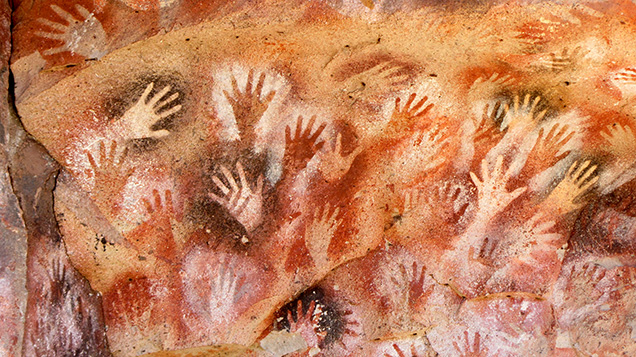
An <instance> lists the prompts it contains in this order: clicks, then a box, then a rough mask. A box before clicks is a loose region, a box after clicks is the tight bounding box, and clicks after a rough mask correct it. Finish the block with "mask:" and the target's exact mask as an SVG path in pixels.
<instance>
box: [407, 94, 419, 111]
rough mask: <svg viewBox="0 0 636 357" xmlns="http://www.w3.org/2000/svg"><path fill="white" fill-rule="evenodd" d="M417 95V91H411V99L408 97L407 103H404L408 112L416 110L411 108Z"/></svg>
mask: <svg viewBox="0 0 636 357" xmlns="http://www.w3.org/2000/svg"><path fill="white" fill-rule="evenodd" d="M416 96H417V94H416V93H411V95H409V99H407V101H406V104H404V111H406V112H415V110H416V109H415V108H411V104H413V101H414V100H415V97H416Z"/></svg>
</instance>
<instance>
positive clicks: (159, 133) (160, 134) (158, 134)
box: [148, 129, 170, 139]
mask: <svg viewBox="0 0 636 357" xmlns="http://www.w3.org/2000/svg"><path fill="white" fill-rule="evenodd" d="M168 135H170V131H169V130H166V129H161V130H155V131H151V132H150V133H149V134H148V136H149V137H151V138H154V139H160V138H163V137H166V136H168Z"/></svg>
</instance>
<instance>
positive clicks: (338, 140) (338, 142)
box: [333, 133, 342, 156]
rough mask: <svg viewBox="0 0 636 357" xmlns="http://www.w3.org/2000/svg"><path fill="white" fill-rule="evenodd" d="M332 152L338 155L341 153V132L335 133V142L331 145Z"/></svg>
mask: <svg viewBox="0 0 636 357" xmlns="http://www.w3.org/2000/svg"><path fill="white" fill-rule="evenodd" d="M333 152H334V153H336V154H340V155H341V153H342V133H338V134H337V135H336V143H335V145H334V147H333ZM341 156H342V155H341Z"/></svg>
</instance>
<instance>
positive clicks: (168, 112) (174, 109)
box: [159, 104, 183, 119]
mask: <svg viewBox="0 0 636 357" xmlns="http://www.w3.org/2000/svg"><path fill="white" fill-rule="evenodd" d="M181 108H183V106H182V105H181V104H179V105H175V106H174V107H172V108H170V109H168V110H166V111H164V112H161V113H159V118H161V119H163V118H167V117H169V116H171V115H172V114H175V113H176V112H178V111H180V110H181Z"/></svg>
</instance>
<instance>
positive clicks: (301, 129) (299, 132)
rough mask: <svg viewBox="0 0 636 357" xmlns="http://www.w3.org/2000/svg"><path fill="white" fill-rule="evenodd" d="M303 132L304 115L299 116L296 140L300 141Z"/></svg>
mask: <svg viewBox="0 0 636 357" xmlns="http://www.w3.org/2000/svg"><path fill="white" fill-rule="evenodd" d="M302 132H303V117H302V115H299V116H298V119H297V120H296V135H295V136H294V140H297V139H299V138H300V136H301V133H302Z"/></svg>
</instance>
